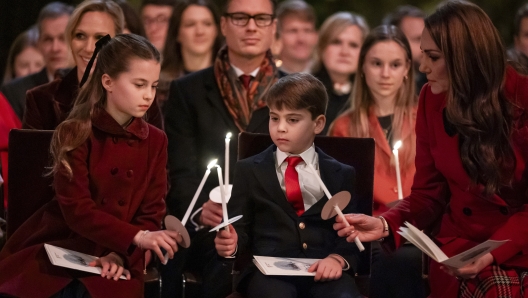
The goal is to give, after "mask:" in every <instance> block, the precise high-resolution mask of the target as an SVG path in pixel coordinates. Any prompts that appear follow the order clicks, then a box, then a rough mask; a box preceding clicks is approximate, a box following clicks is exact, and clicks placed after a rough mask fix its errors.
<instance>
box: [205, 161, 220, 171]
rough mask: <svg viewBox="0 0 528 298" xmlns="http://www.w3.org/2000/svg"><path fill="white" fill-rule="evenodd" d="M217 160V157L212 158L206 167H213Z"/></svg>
mask: <svg viewBox="0 0 528 298" xmlns="http://www.w3.org/2000/svg"><path fill="white" fill-rule="evenodd" d="M217 161H218V159H214V160H212V161H211V162H210V163H209V164H208V165H207V169H208V170H210V169H211V168H212V167H214V166H215V165H216V162H217Z"/></svg>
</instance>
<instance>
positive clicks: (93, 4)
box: [65, 0, 125, 46]
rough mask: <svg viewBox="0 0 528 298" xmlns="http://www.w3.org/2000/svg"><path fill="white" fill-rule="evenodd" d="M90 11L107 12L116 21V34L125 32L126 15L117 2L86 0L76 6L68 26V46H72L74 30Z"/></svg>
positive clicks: (66, 33)
mask: <svg viewBox="0 0 528 298" xmlns="http://www.w3.org/2000/svg"><path fill="white" fill-rule="evenodd" d="M90 11H99V12H105V13H107V14H108V15H109V16H110V17H111V18H112V20H113V21H114V30H115V34H119V33H122V32H123V28H124V27H125V17H124V16H123V11H122V10H121V7H119V5H118V4H117V3H115V2H114V1H111V0H85V1H83V2H81V4H79V5H78V6H77V8H75V10H74V11H73V14H72V15H71V17H70V20H69V21H68V25H67V26H66V31H65V35H66V41H67V43H68V46H71V42H72V39H73V34H74V31H75V29H76V28H77V26H78V25H79V23H80V22H81V19H82V17H83V16H84V14H85V13H87V12H90Z"/></svg>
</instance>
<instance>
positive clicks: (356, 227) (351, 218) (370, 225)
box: [334, 214, 389, 242]
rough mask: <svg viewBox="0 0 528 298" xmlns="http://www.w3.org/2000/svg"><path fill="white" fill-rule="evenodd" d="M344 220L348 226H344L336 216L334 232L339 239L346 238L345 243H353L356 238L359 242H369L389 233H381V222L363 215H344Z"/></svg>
mask: <svg viewBox="0 0 528 298" xmlns="http://www.w3.org/2000/svg"><path fill="white" fill-rule="evenodd" d="M345 219H346V220H347V221H348V223H349V224H350V226H349V227H347V226H346V225H345V223H344V222H343V220H342V219H341V216H336V223H335V224H334V230H336V231H337V235H339V237H346V240H347V242H354V239H355V238H356V237H359V240H360V241H361V242H371V241H374V240H378V239H380V238H383V237H387V236H388V235H389V232H383V222H382V220H381V219H380V218H375V217H372V216H368V215H364V214H346V215H345Z"/></svg>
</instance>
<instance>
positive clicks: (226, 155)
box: [225, 132, 231, 190]
mask: <svg viewBox="0 0 528 298" xmlns="http://www.w3.org/2000/svg"><path fill="white" fill-rule="evenodd" d="M229 141H231V133H230V132H228V133H227V135H226V137H225V186H226V188H225V189H226V190H227V186H228V185H229Z"/></svg>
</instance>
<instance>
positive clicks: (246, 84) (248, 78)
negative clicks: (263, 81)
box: [240, 74, 251, 91]
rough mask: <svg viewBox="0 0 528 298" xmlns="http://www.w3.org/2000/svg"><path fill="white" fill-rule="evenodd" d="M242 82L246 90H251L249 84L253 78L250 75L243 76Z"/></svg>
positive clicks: (241, 77)
mask: <svg viewBox="0 0 528 298" xmlns="http://www.w3.org/2000/svg"><path fill="white" fill-rule="evenodd" d="M240 80H241V81H242V85H244V88H246V91H248V90H249V83H250V82H251V76H248V75H245V74H244V75H241V76H240Z"/></svg>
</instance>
